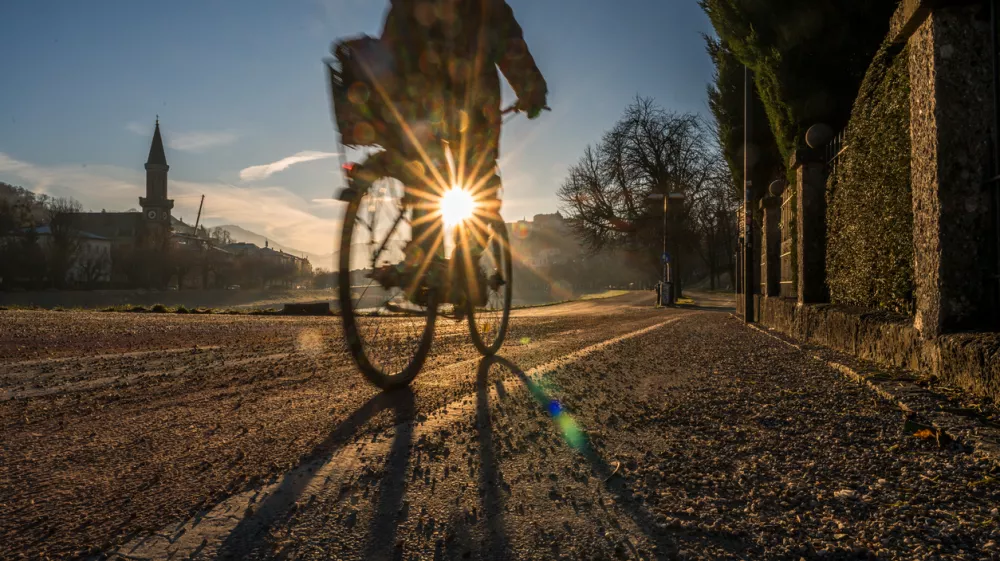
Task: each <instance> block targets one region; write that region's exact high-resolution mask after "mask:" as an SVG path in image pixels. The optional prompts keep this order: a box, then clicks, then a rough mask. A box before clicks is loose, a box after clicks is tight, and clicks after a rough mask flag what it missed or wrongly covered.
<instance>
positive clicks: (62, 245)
mask: <svg viewBox="0 0 1000 561" xmlns="http://www.w3.org/2000/svg"><path fill="white" fill-rule="evenodd" d="M81 208H82V207H81V205H80V203H79V202H78V201H76V200H74V199H70V198H54V199H48V200H47V201H46V202H45V211H46V218H47V219H48V224H49V234H50V236H51V243H49V244H48V264H49V280H50V281H51V282H52V283H54V284H55V286H57V287H60V288H62V287H63V286H64V285H65V283H66V274H67V273H68V272H69V270H70V268H71V267H73V263H74V260H75V259H76V256H77V253H78V252H79V251H80V246H81V244H82V240H83V238H82V237H81V235H80V231H79V230H78V229H77V216H78V215H79V213H80V210H81Z"/></svg>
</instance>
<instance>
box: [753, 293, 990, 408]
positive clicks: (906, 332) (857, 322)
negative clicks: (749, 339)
mask: <svg viewBox="0 0 1000 561" xmlns="http://www.w3.org/2000/svg"><path fill="white" fill-rule="evenodd" d="M755 311H756V317H757V318H759V322H760V323H761V324H763V325H765V326H767V327H769V328H771V329H774V330H776V331H779V332H781V333H784V334H785V335H788V336H790V337H793V338H795V339H798V340H800V341H803V342H808V343H812V344H816V345H822V346H824V347H829V348H831V349H835V350H838V351H841V352H846V353H850V354H853V355H856V356H858V357H859V358H862V359H865V360H870V361H872V362H875V363H877V364H880V365H883V366H888V367H890V368H905V369H908V370H911V371H915V372H919V373H920V374H921V375H922V376H924V377H928V378H929V377H932V376H933V377H936V378H938V379H939V380H941V381H943V382H946V383H948V384H950V385H954V386H957V387H959V388H962V389H964V390H966V391H968V392H969V393H970V394H972V395H976V396H981V397H988V398H990V399H992V400H994V401H1000V333H989V334H984V333H966V334H953V335H942V336H939V337H936V338H934V339H927V338H925V337H922V336H921V334H920V332H919V331H918V330H917V329H916V328H914V326H913V321H912V318H909V317H907V316H902V315H895V314H891V313H888V312H873V311H871V310H866V309H863V308H855V307H849V306H841V305H836V304H807V305H798V304H797V303H796V302H795V301H794V300H788V299H784V298H760V297H757V298H755Z"/></svg>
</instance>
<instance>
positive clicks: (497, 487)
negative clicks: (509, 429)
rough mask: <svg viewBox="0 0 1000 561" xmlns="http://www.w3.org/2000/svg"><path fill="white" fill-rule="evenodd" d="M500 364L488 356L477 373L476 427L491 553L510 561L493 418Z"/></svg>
mask: <svg viewBox="0 0 1000 561" xmlns="http://www.w3.org/2000/svg"><path fill="white" fill-rule="evenodd" d="M494 364H497V359H496V358H493V357H487V358H484V359H483V360H481V361H479V368H477V371H476V428H477V430H478V432H479V436H478V443H477V444H478V446H479V466H480V469H479V488H480V490H481V495H482V499H483V513H484V515H485V518H486V525H487V528H486V530H487V532H488V533H489V540H488V542H487V543H488V547H489V549H488V551H489V557H488V558H492V559H508V558H510V557H511V554H510V551H509V547H510V546H509V544H508V542H507V533H506V528H505V524H504V516H503V511H504V508H503V498H502V497H501V494H500V491H501V483H500V473H499V470H498V469H497V459H496V455H495V454H494V449H495V446H494V439H493V419H492V417H491V415H490V387H489V381H490V380H489V379H490V367H491V366H493V365H494ZM495 387H496V389H497V394H498V396H499V397H500V398H501V399H503V398H504V397H505V396H506V393H505V392H504V390H503V384H501V383H500V382H499V380H497V382H496V386H495Z"/></svg>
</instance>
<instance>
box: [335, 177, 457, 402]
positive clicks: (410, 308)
mask: <svg viewBox="0 0 1000 561" xmlns="http://www.w3.org/2000/svg"><path fill="white" fill-rule="evenodd" d="M412 221H413V209H412V205H406V204H404V189H403V186H402V185H401V184H399V183H398V182H396V181H394V180H389V179H382V180H379V181H377V182H375V183H373V184H371V185H370V186H367V187H358V188H357V193H356V194H355V196H354V198H353V200H351V201H350V202H349V203H348V208H347V213H346V215H345V217H344V223H343V227H342V231H341V237H340V259H339V274H338V283H339V289H340V290H339V297H340V313H341V318H342V320H343V324H344V336H345V337H346V339H347V346H348V349H349V350H350V353H351V356H352V357H353V358H354V361H355V363H356V364H357V365H358V368H359V369H360V370H361V373H362V374H363V375H364V376H365V378H367V379H368V381H369V382H371V383H372V384H374V385H375V386H377V387H379V388H382V389H385V390H388V389H393V388H398V387H401V386H405V385H407V384H409V383H410V382H411V381H413V379H414V378H415V377H416V375H417V374H418V373H419V372H420V369H421V368H422V367H423V364H424V361H425V360H426V359H427V354H428V352H429V351H430V348H431V343H432V342H433V339H434V321H435V318H436V315H437V297H438V295H437V290H436V289H434V288H433V287H428V286H427V283H425V282H423V281H422V279H420V278H407V274H406V267H405V265H406V264H405V263H404V261H405V254H404V248H405V247H406V244H407V242H409V241H410V238H411V237H412V228H411V224H412Z"/></svg>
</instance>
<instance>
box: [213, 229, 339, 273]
mask: <svg viewBox="0 0 1000 561" xmlns="http://www.w3.org/2000/svg"><path fill="white" fill-rule="evenodd" d="M219 228H222V229H223V230H227V231H228V232H229V235H230V236H232V237H233V241H236V242H243V243H252V244H255V245H258V246H260V247H264V242H265V241H266V242H267V245H268V247H271V248H273V249H276V250H280V251H284V252H285V253H291V254H293V255H299V256H303V255H304V256H306V257H308V258H309V262H310V263H311V264H312V266H313V268H314V269H327V270H330V269H332V268H333V257H334V254H333V253H332V252H331V253H325V254H322V253H310V252H308V251H302V250H300V249H295V248H293V247H289V246H287V245H284V244H282V243H281V242H278V241H275V240H273V239H271V238H266V237H264V236H262V235H260V234H258V233H256V232H251V231H250V230H247V229H245V228H242V227H240V226H237V225H235V224H225V225H222V226H219ZM330 244H331V247H332V245H333V236H332V234H331V237H330Z"/></svg>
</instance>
